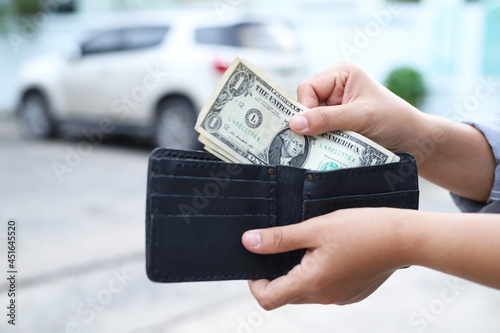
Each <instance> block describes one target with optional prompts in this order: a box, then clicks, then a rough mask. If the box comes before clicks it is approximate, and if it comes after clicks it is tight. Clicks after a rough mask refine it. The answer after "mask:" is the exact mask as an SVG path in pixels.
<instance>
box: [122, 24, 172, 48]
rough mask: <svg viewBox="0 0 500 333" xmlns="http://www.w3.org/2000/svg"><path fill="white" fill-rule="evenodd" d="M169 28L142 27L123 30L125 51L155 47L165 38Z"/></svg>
mask: <svg viewBox="0 0 500 333" xmlns="http://www.w3.org/2000/svg"><path fill="white" fill-rule="evenodd" d="M167 31H168V27H141V28H133V29H125V30H123V36H122V48H123V50H133V49H141V48H145V47H151V46H155V45H158V44H160V43H161V41H162V40H163V39H164V38H165V34H166V33H167Z"/></svg>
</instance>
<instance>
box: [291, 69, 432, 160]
mask: <svg viewBox="0 0 500 333" xmlns="http://www.w3.org/2000/svg"><path fill="white" fill-rule="evenodd" d="M297 95H298V100H299V102H300V103H302V104H304V105H305V106H307V107H308V108H311V109H310V110H307V111H305V112H303V113H301V114H300V115H298V116H294V117H292V119H291V120H290V128H291V129H292V130H293V131H294V132H296V133H298V134H303V135H315V134H319V133H323V132H327V131H331V130H335V129H337V130H353V131H355V132H358V133H360V134H362V135H364V136H366V137H368V138H370V139H372V140H373V141H375V142H377V143H378V144H380V145H382V146H384V147H386V148H388V149H390V150H393V151H396V150H401V151H412V148H413V147H412V145H413V143H414V141H415V139H416V138H417V137H418V135H419V133H421V131H420V129H422V128H425V125H420V126H419V124H421V123H422V122H423V119H422V118H423V117H422V113H421V112H419V111H418V110H417V109H415V108H414V107H413V106H411V105H410V104H408V103H407V102H405V101H404V100H403V99H401V98H399V97H398V96H396V95H395V94H393V93H392V92H390V91H389V90H388V89H386V88H385V87H384V86H382V85H381V84H380V83H378V82H376V81H375V80H374V79H373V78H372V77H370V76H369V75H368V74H367V73H366V72H364V71H363V70H362V69H361V68H360V67H358V66H357V65H355V64H353V63H349V62H344V63H341V64H338V65H337V66H334V67H332V68H330V69H328V70H325V71H323V72H321V73H319V74H317V75H315V76H314V77H312V78H311V79H309V80H307V81H305V82H303V83H302V84H301V85H300V86H299V87H298V90H297Z"/></svg>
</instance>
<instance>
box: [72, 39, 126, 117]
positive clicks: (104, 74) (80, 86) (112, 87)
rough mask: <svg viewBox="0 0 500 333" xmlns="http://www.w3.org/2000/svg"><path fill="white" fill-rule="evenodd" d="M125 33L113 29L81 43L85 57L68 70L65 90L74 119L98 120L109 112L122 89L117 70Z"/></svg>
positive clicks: (73, 62)
mask: <svg viewBox="0 0 500 333" xmlns="http://www.w3.org/2000/svg"><path fill="white" fill-rule="evenodd" d="M121 35H122V31H121V30H111V31H106V32H102V33H100V34H97V35H96V36H94V37H93V38H90V39H89V40H87V41H86V42H84V43H83V44H82V46H81V57H79V58H77V59H74V60H73V61H72V62H71V63H70V64H69V65H68V66H67V68H66V70H65V71H64V73H63V79H62V89H63V91H64V95H65V97H66V101H67V105H68V109H69V112H70V113H71V115H72V116H73V117H74V118H78V119H83V120H95V119H96V118H98V117H104V116H106V115H107V113H109V111H108V110H109V106H110V103H111V100H112V98H113V96H115V95H116V94H117V93H118V91H119V90H120V89H119V87H118V86H117V85H116V83H117V81H118V80H116V78H115V73H114V72H115V71H116V69H115V63H116V59H117V58H119V57H120V55H119V53H120V51H121ZM118 84H119V83H118Z"/></svg>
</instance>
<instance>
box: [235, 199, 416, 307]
mask: <svg viewBox="0 0 500 333" xmlns="http://www.w3.org/2000/svg"><path fill="white" fill-rule="evenodd" d="M412 213H413V211H408V210H399V209H390V208H356V209H346V210H339V211H336V212H333V213H330V214H327V215H323V216H320V217H316V218H313V219H310V220H307V221H304V222H302V223H298V224H294V225H289V226H284V227H276V228H269V229H261V230H252V231H247V232H246V233H245V234H243V237H242V241H243V245H244V246H245V248H246V249H247V250H249V251H251V252H254V253H258V254H271V253H282V252H287V251H291V250H296V249H306V253H305V255H304V257H303V258H302V261H301V263H300V264H299V265H297V266H295V267H294V268H293V269H292V270H291V271H290V272H288V274H286V275H284V276H281V277H279V278H277V279H275V280H272V281H270V280H256V281H250V282H249V285H250V290H251V292H252V294H253V296H254V297H255V298H256V299H257V301H258V302H259V304H260V305H261V306H262V307H263V308H264V309H266V310H271V309H275V308H278V307H280V306H282V305H285V304H289V303H293V304H301V303H321V304H330V303H334V304H348V303H354V302H358V301H361V300H362V299H364V298H366V297H368V296H369V295H370V294H371V293H373V292H374V291H375V290H376V289H377V288H378V287H379V286H380V285H381V284H382V283H383V282H384V281H385V280H386V279H387V278H389V276H390V275H391V274H392V273H393V272H394V271H395V270H396V269H397V268H399V267H402V266H405V265H408V263H407V262H405V260H406V259H404V258H403V253H404V251H403V247H404V246H405V245H406V244H405V242H404V241H402V238H401V237H399V236H400V235H399V234H398V231H399V230H401V228H400V223H402V222H401V221H406V220H407V217H403V216H402V214H412Z"/></svg>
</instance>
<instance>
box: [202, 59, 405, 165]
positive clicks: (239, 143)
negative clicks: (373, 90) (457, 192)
mask: <svg viewBox="0 0 500 333" xmlns="http://www.w3.org/2000/svg"><path fill="white" fill-rule="evenodd" d="M306 109H307V107H305V106H303V105H301V104H300V103H298V102H296V101H295V100H293V99H292V98H291V97H289V96H288V95H287V94H286V93H285V92H283V91H282V90H281V89H280V88H279V87H277V86H276V85H275V84H274V83H272V82H271V81H270V80H269V79H267V78H266V77H265V76H264V75H263V74H262V73H260V72H259V71H258V70H257V69H256V68H254V67H253V66H252V65H250V64H249V63H248V62H247V61H245V60H244V59H242V58H239V57H237V58H236V59H235V60H234V61H233V63H232V64H231V66H230V67H229V68H228V69H227V71H226V72H225V74H224V75H223V77H222V78H221V81H220V83H219V85H218V86H217V88H216V89H215V91H214V93H213V95H212V96H211V98H210V99H209V101H208V102H207V103H206V104H205V106H204V108H203V110H202V111H201V113H200V115H199V116H198V120H197V123H196V128H195V129H196V130H197V131H198V132H199V133H200V138H199V139H200V141H201V142H202V143H203V144H205V147H206V149H207V150H208V151H210V152H212V153H215V155H217V156H218V157H220V158H222V159H223V160H225V161H226V162H240V163H253V164H269V165H290V166H294V167H299V168H305V169H309V170H320V171H328V170H335V169H341V168H352V167H358V166H370V165H379V164H386V163H391V162H397V161H399V157H398V156H397V155H395V154H393V153H392V152H390V151H389V150H387V149H385V148H384V147H382V146H380V145H378V144H377V143H375V142H373V141H371V140H370V139H368V138H366V137H364V136H362V135H360V134H358V133H355V132H352V131H331V132H326V133H322V134H320V135H316V136H302V135H298V134H295V133H294V132H292V131H291V130H290V128H289V124H288V123H289V120H290V118H291V117H292V116H293V115H295V114H297V113H300V112H302V111H304V110H306Z"/></svg>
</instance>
